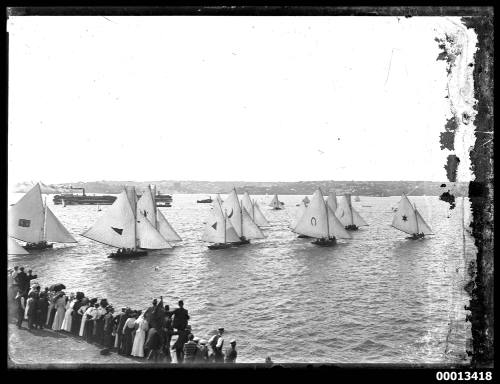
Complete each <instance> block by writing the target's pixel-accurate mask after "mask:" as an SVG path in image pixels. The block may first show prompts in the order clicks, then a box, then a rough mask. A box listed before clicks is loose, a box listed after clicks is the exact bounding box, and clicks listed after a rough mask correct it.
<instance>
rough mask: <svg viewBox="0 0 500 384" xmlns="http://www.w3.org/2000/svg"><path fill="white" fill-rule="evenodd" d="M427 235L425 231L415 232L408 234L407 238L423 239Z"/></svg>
mask: <svg viewBox="0 0 500 384" xmlns="http://www.w3.org/2000/svg"><path fill="white" fill-rule="evenodd" d="M424 237H425V235H424V234H423V233H414V234H413V235H412V236H408V237H407V239H409V240H419V239H423V238H424Z"/></svg>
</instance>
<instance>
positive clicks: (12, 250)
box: [7, 237, 29, 255]
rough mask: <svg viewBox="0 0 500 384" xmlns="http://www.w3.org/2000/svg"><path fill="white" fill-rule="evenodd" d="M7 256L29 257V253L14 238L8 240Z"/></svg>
mask: <svg viewBox="0 0 500 384" xmlns="http://www.w3.org/2000/svg"><path fill="white" fill-rule="evenodd" d="M7 254H8V255H29V252H28V251H27V250H26V249H24V248H23V247H21V246H20V245H19V243H18V242H17V241H15V240H14V239H13V238H12V237H9V238H8V244H7Z"/></svg>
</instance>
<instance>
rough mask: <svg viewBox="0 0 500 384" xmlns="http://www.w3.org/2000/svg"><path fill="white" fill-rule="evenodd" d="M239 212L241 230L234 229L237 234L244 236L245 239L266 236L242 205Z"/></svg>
mask: <svg viewBox="0 0 500 384" xmlns="http://www.w3.org/2000/svg"><path fill="white" fill-rule="evenodd" d="M241 214H242V230H241V232H238V231H236V233H237V234H238V235H239V236H245V238H246V239H263V238H265V237H266V236H265V235H264V233H262V231H261V230H260V228H259V227H258V226H257V224H255V222H254V221H253V220H252V218H251V217H250V214H249V213H248V212H247V210H246V209H245V208H244V207H243V208H242V209H241Z"/></svg>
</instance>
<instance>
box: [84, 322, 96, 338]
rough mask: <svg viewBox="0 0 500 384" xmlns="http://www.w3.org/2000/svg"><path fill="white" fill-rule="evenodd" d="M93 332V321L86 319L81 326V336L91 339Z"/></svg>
mask: <svg viewBox="0 0 500 384" xmlns="http://www.w3.org/2000/svg"><path fill="white" fill-rule="evenodd" d="M93 333H94V321H92V320H87V321H86V322H85V326H84V328H83V338H84V339H85V340H87V341H92V334H93Z"/></svg>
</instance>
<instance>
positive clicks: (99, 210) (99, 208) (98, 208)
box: [97, 204, 102, 212]
mask: <svg viewBox="0 0 500 384" xmlns="http://www.w3.org/2000/svg"><path fill="white" fill-rule="evenodd" d="M101 211H102V209H101V207H100V206H99V204H98V205H97V212H101Z"/></svg>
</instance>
